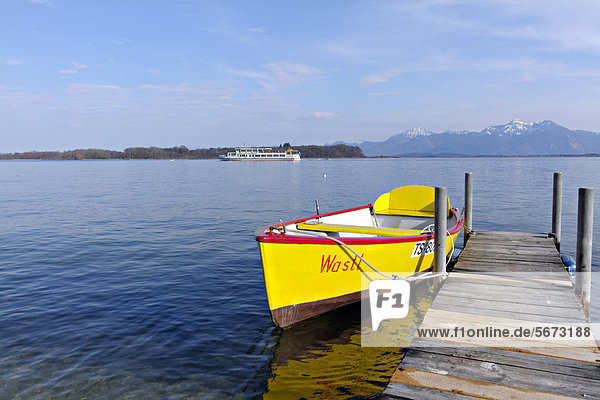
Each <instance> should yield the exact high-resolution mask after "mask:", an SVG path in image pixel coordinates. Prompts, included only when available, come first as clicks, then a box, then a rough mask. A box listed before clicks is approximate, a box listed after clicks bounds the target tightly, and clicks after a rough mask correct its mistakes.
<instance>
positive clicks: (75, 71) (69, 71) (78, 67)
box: [58, 61, 88, 75]
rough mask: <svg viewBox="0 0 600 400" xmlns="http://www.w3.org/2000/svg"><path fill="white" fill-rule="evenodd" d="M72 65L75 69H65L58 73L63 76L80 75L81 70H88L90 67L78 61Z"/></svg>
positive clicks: (72, 62)
mask: <svg viewBox="0 0 600 400" xmlns="http://www.w3.org/2000/svg"><path fill="white" fill-rule="evenodd" d="M71 65H72V66H73V68H70V69H63V70H60V71H58V73H59V74H63V75H72V74H78V73H79V71H80V70H82V69H86V68H87V67H88V66H87V65H85V64H80V63H78V62H76V61H71Z"/></svg>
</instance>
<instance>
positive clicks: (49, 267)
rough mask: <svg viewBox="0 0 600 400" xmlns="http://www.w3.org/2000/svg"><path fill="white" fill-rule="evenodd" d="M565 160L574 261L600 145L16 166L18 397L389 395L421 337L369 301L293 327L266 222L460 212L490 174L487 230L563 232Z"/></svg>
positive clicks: (598, 256)
mask: <svg viewBox="0 0 600 400" xmlns="http://www.w3.org/2000/svg"><path fill="white" fill-rule="evenodd" d="M555 171H562V172H563V174H564V191H563V246H562V250H563V253H565V254H569V255H571V256H573V257H574V255H575V238H576V224H577V188H578V187H593V188H596V189H598V188H599V187H600V158H498V159H489V158H473V159H377V160H376V159H357V160H302V161H301V162H297V163H270V162H264V163H233V162H232V163H227V162H218V161H214V160H206V161H205V160H189V161H188V160H186V161H181V160H176V161H172V162H170V161H72V162H69V161H41V162H40V161H26V162H0V187H1V188H2V189H1V190H0V222H1V223H0V227H1V228H0V398H2V399H5V398H6V399H8V398H15V399H46V398H66V399H71V398H72V399H80V398H89V399H91V398H94V399H115V398H130V399H183V398H185V399H193V398H203V399H204V398H206V399H221V398H223V399H224V398H252V397H262V396H264V397H265V398H273V399H279V398H282V399H285V398H336V397H337V398H374V397H376V396H377V394H379V393H380V392H381V390H383V388H384V387H385V385H386V384H387V382H388V380H389V377H390V376H391V374H392V372H393V370H394V368H395V367H396V365H397V364H398V361H399V359H400V357H401V355H402V354H403V349H381V348H361V347H360V335H359V332H360V311H359V310H357V307H352V306H351V307H347V308H345V309H342V310H338V311H335V312H332V313H329V314H327V315H325V316H323V317H320V318H317V319H315V320H313V321H311V322H309V323H307V324H304V325H301V326H299V327H297V328H294V329H291V330H289V331H286V332H282V331H280V330H279V329H278V328H275V327H274V326H273V324H272V322H271V319H270V316H269V311H268V307H267V302H266V298H265V293H264V287H263V282H262V271H261V264H260V256H259V253H258V247H257V245H256V243H255V241H254V239H253V236H252V233H253V232H254V230H255V229H256V228H257V227H259V226H264V225H268V224H271V223H273V222H277V221H279V219H280V218H282V219H283V220H288V219H295V218H298V217H303V216H307V215H309V214H311V215H312V214H313V213H314V200H315V199H319V204H320V208H321V212H328V211H334V210H339V209H342V208H349V207H353V206H356V205H364V204H367V203H370V202H373V201H374V200H375V199H376V198H377V196H378V195H379V194H381V193H383V192H386V191H389V190H390V189H392V188H395V187H397V186H401V185H406V184H425V185H431V186H446V187H447V188H448V194H449V196H450V200H451V203H452V205H454V206H456V207H458V208H459V209H460V208H462V204H463V190H464V189H463V185H464V173H465V172H473V174H474V182H475V194H474V227H475V228H476V229H495V230H517V231H534V232H548V231H549V230H550V227H551V208H552V173H553V172H555ZM324 173H326V174H327V177H326V178H324V177H323V174H324ZM595 210H596V212H595V215H596V218H595V228H594V231H595V238H594V254H593V260H594V261H593V264H594V270H595V271H597V270H598V268H599V266H600V247H599V246H598V240H599V237H600V193H598V192H597V193H596V196H595ZM459 242H461V243H462V240H460V241H459ZM594 285H595V286H594V291H593V293H592V295H593V296H595V297H596V298H598V293H597V292H598V290H597V289H598V287H597V285H598V282H594ZM598 316H599V314H598V308H597V307H596V308H594V309H593V314H592V318H593V320H594V321H595V322H597V321H598Z"/></svg>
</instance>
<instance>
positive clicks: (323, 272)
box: [257, 231, 458, 329]
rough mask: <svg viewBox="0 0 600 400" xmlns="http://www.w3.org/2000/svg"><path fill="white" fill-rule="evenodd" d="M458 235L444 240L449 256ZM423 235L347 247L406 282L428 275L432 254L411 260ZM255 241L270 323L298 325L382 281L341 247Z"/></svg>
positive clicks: (346, 302) (286, 326) (381, 270)
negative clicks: (260, 260)
mask: <svg viewBox="0 0 600 400" xmlns="http://www.w3.org/2000/svg"><path fill="white" fill-rule="evenodd" d="M457 236H458V231H456V232H455V233H454V234H453V235H452V239H451V238H450V236H447V239H446V240H447V243H446V248H447V249H449V251H448V256H449V255H450V253H451V251H452V247H453V246H452V241H453V240H456V237H457ZM424 239H426V238H424V237H423V236H417V237H412V238H401V239H398V240H397V241H395V242H394V241H389V240H388V241H383V242H382V243H374V244H366V245H351V247H352V249H353V250H354V251H356V252H357V253H358V254H360V255H361V257H363V258H364V259H365V260H367V261H368V262H369V264H371V265H373V266H376V268H377V269H378V270H379V271H380V272H382V273H383V274H386V275H390V274H397V275H399V276H400V277H408V276H411V275H414V274H417V273H420V272H425V271H429V270H431V267H432V265H433V254H425V255H422V256H420V257H411V255H412V254H413V252H414V250H415V245H417V243H422V242H423V240H424ZM257 240H259V247H260V254H261V259H262V264H263V274H264V278H265V289H266V292H267V300H268V302H269V308H270V311H271V316H272V318H273V321H274V323H275V324H276V325H277V326H279V327H281V328H283V329H286V328H290V327H292V326H294V325H296V324H298V323H299V322H302V321H304V320H307V319H309V318H312V317H315V316H317V315H320V314H323V313H325V312H327V311H330V310H333V309H335V308H338V307H341V306H344V305H346V304H350V303H353V302H356V301H359V300H360V299H361V290H363V289H366V285H368V282H369V281H370V280H374V279H385V278H384V277H383V276H381V275H379V274H378V273H376V272H374V271H373V270H371V269H370V268H369V267H368V266H366V265H365V263H364V262H362V260H360V258H359V257H357V256H356V255H354V254H353V253H351V252H350V251H348V250H346V249H345V248H344V247H342V246H339V245H337V244H336V243H333V242H332V243H331V244H319V243H306V244H303V243H296V244H291V243H270V242H267V241H261V240H260V239H259V238H258V237H257Z"/></svg>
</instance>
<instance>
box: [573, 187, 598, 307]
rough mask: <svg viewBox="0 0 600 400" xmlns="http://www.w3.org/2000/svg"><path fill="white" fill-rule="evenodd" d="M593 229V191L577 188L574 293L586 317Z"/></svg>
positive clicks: (589, 289) (588, 299) (590, 284)
mask: <svg viewBox="0 0 600 400" xmlns="http://www.w3.org/2000/svg"><path fill="white" fill-rule="evenodd" d="M593 228H594V189H588V188H579V199H578V207H577V254H576V256H575V264H576V267H575V293H576V294H577V296H578V297H579V298H580V300H581V304H582V305H583V309H584V311H585V314H586V316H589V313H590V292H591V286H592V231H593Z"/></svg>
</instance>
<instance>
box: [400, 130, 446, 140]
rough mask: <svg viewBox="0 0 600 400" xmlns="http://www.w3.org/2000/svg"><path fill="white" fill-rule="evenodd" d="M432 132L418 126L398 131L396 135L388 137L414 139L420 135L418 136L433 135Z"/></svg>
mask: <svg viewBox="0 0 600 400" xmlns="http://www.w3.org/2000/svg"><path fill="white" fill-rule="evenodd" d="M434 134H435V133H434V132H431V131H429V130H427V129H424V128H421V127H418V128H412V129H407V130H405V131H404V132H401V133H398V134H397V135H394V136H392V137H391V138H390V139H395V140H406V139H414V138H416V137H420V136H431V135H434Z"/></svg>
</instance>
